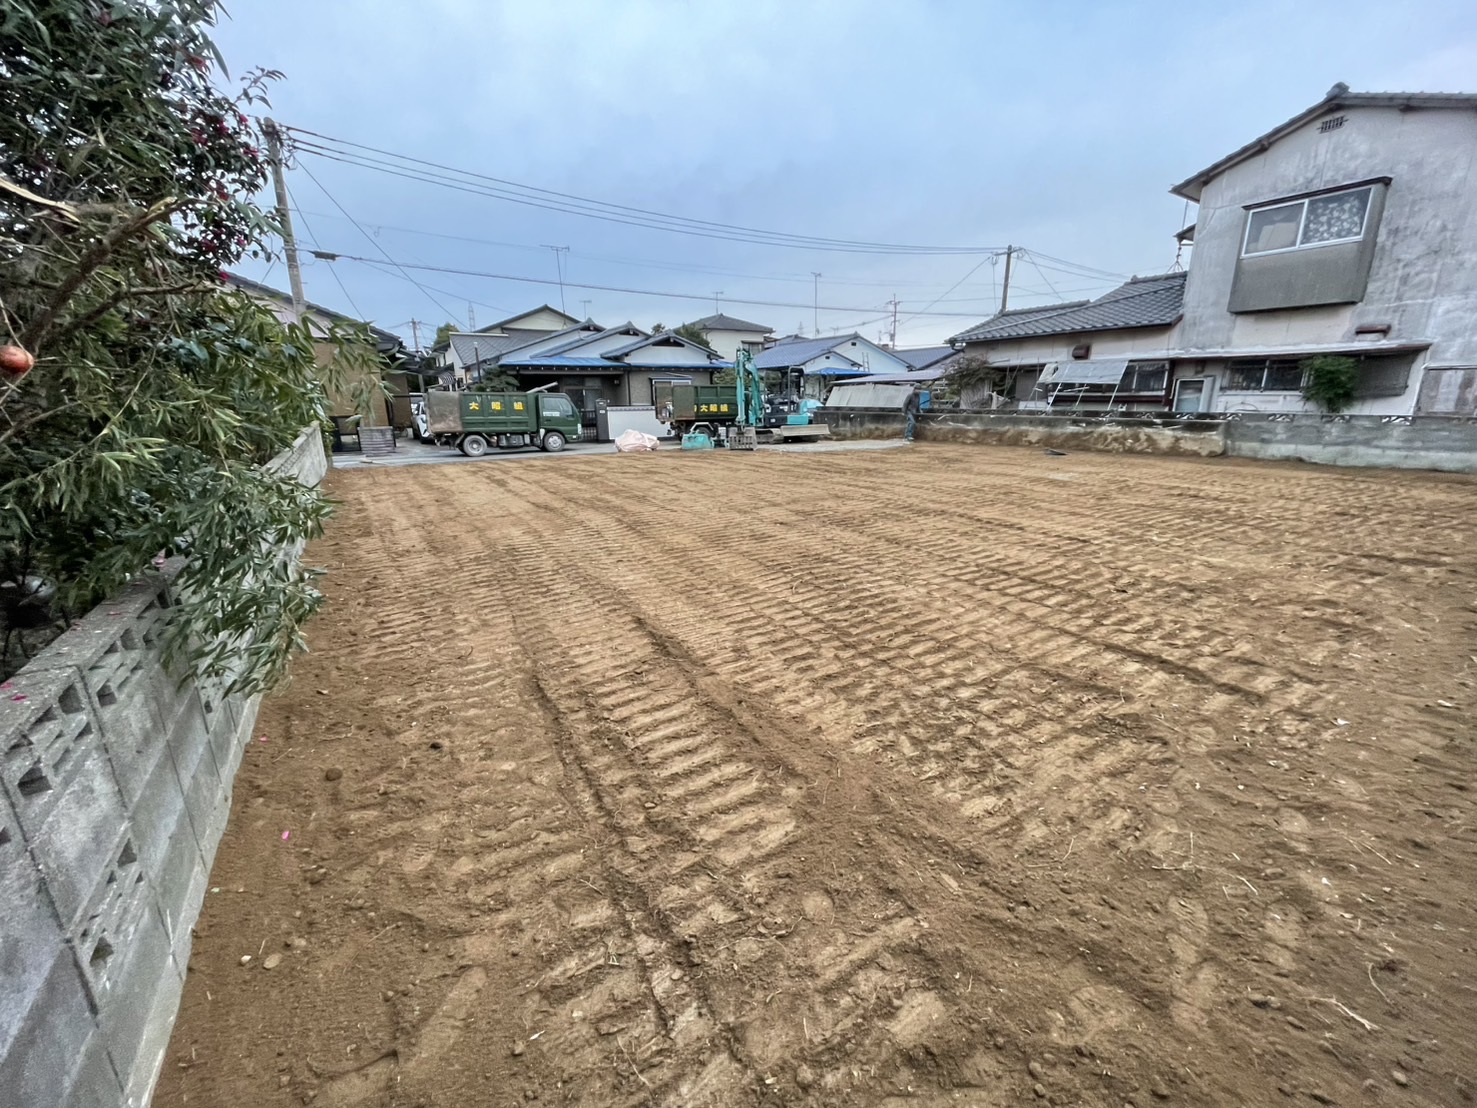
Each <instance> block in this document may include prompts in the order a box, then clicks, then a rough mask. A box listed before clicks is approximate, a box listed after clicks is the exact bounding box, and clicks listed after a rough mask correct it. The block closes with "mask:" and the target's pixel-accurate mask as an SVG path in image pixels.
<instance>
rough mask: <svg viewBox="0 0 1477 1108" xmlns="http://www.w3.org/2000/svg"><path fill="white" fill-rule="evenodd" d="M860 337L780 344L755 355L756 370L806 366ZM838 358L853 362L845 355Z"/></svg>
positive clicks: (803, 340)
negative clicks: (811, 361) (813, 359)
mask: <svg viewBox="0 0 1477 1108" xmlns="http://www.w3.org/2000/svg"><path fill="white" fill-rule="evenodd" d="M859 337H860V336H858V335H856V334H850V335H833V336H832V337H831V338H828V339H800V340H799V341H796V342H782V343H778V344H777V345H775V346H771V347H769V348H768V349H766V350H761V351H759V353H757V354H755V355H754V368H756V369H788V368H789V367H790V366H796V365H804V364H805V363H806V362H808V361H810V360H811V359H812V358H819V357H820V356H821V355H822V354H825V353H828V352H829V351H832V350H835V349H836V347H838V346H840V345H841V344H842V343H844V342H850V341H851V340H852V339H854V338H859ZM836 356H837V357H838V358H845V359H846V360H847V361H849V362H851V361H852V359H850V358H847V357H846V355H845V354H837V355H836ZM853 364H855V362H853Z"/></svg>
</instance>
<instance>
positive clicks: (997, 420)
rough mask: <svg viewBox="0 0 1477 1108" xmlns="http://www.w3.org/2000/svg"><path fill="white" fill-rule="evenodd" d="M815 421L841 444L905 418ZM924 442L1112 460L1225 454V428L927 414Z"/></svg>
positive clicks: (921, 424) (859, 415) (877, 415)
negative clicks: (1101, 454)
mask: <svg viewBox="0 0 1477 1108" xmlns="http://www.w3.org/2000/svg"><path fill="white" fill-rule="evenodd" d="M820 418H822V419H824V420H825V422H826V423H827V424H828V425H829V426H830V428H831V434H833V435H835V436H836V437H837V438H843V439H855V438H865V439H876V438H897V437H900V436H901V435H902V433H903V426H904V417H903V414H902V413H901V412H897V411H878V410H873V409H864V410H857V409H853V408H823V409H821V411H820ZM917 437H918V439H919V440H920V441H924V442H978V443H988V444H991V445H996V446H1040V447H1052V448H1054V449H1059V450H1102V451H1109V452H1112V453H1117V454H1179V455H1190V456H1194V457H1201V458H1207V457H1215V456H1217V455H1220V454H1224V453H1225V450H1226V438H1225V427H1224V424H1223V423H1221V422H1220V421H1218V420H1201V419H1178V420H1163V419H1158V420H1156V419H1135V418H1132V417H1128V418H1119V419H1114V420H1104V419H1100V418H1099V419H1094V418H1091V417H1086V416H1084V417H1073V416H1047V415H1021V414H1016V413H1004V412H956V411H941V412H926V413H924V414H923V415H922V416H921V417H920V418H919V420H918V431H917Z"/></svg>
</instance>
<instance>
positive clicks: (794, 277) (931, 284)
mask: <svg viewBox="0 0 1477 1108" xmlns="http://www.w3.org/2000/svg"><path fill="white" fill-rule="evenodd" d="M293 210H294V211H297V209H296V208H294V209H293ZM299 214H301V215H304V216H309V215H310V216H314V217H315V218H323V219H341V218H342V217H341V216H335V215H326V214H324V213H323V212H307V211H304V212H299ZM364 223H365V225H366V226H369V227H373V228H375V230H376V231H381V230H383V231H395V232H398V233H400V234H406V235H421V236H424V237H426V238H438V239H447V240H449V241H452V242H469V243H475V244H477V245H479V246H497V247H502V248H505V249H509V250H526V251H532V252H535V253H537V252H542V251H543V250H545V249H547V247H542V246H530V245H528V244H527V243H520V242H503V241H501V240H498V239H483V238H476V237H475V236H472V235H451V234H446V233H444V232H441V231H423V230H419V229H418V228H415V227H399V226H396V225H395V224H391V223H380V222H379V221H378V220H373V219H366V220H364ZM569 257H570V258H580V259H584V260H585V261H592V262H608V263H610V264H612V265H625V266H637V267H639V268H649V269H664V270H670V271H672V272H674V273H702V274H710V275H712V276H716V277H742V278H744V279H746V280H750V281H779V282H784V283H786V284H796V285H809V284H810V283H811V278H810V277H808V276H801V275H799V274H781V273H745V272H743V271H740V270H733V269H721V268H718V267H716V266H705V265H674V264H672V263H670V262H658V261H654V260H652V259H649V258H616V257H611V256H610V255H608V254H586V253H584V252H582V251H575V250H572V251H570V253H569ZM826 283H827V284H832V285H846V286H849V287H855V288H876V289H893V288H921V289H937V288H943V287H944V286H943V284H942V283H941V282H937V281H897V280H893V281H848V280H845V279H844V278H839V277H835V278H833V277H828V278H827V279H826Z"/></svg>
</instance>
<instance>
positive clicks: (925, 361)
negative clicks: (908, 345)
mask: <svg viewBox="0 0 1477 1108" xmlns="http://www.w3.org/2000/svg"><path fill="white" fill-rule="evenodd" d="M893 354H894V355H895V356H897V357H899V358H901V359H902V360H903V361H905V362H907V363H908V365H910V366H911V367H912V368H914V369H927V368H928V367H929V366H931V365H933V364H934V363H935V362H941V361H943V360H944V359H945V358H948V357H952V356H953V354H954V348H953V347H952V346H915V347H913V348H912V349H910V350H901V349H900V350H894V351H893Z"/></svg>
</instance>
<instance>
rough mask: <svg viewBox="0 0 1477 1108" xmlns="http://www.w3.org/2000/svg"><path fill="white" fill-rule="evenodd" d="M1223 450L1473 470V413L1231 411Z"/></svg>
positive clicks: (1476, 433) (1476, 442)
mask: <svg viewBox="0 0 1477 1108" xmlns="http://www.w3.org/2000/svg"><path fill="white" fill-rule="evenodd" d="M1226 453H1227V454H1231V455H1234V456H1236V457H1238V458H1263V459H1267V460H1292V461H1302V462H1314V463H1317V464H1320V465H1336V466H1387V467H1389V468H1392V469H1436V470H1444V471H1446V472H1449V473H1477V418H1472V417H1464V416H1327V415H1303V414H1299V415H1296V416H1293V415H1281V414H1277V413H1269V414H1262V413H1255V414H1253V413H1249V412H1237V413H1233V414H1232V415H1231V417H1230V418H1228V419H1227V421H1226Z"/></svg>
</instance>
